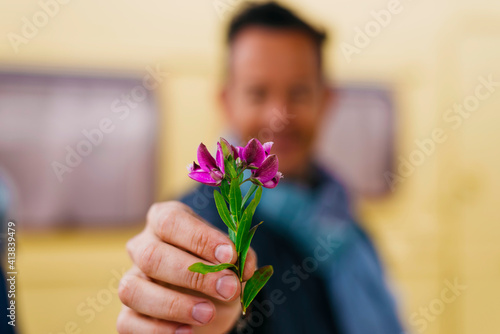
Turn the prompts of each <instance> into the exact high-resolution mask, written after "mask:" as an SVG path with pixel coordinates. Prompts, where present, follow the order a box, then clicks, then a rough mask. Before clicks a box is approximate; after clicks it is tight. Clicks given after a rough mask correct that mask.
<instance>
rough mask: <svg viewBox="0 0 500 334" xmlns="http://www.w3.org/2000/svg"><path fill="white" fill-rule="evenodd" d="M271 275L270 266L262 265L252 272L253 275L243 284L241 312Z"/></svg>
mask: <svg viewBox="0 0 500 334" xmlns="http://www.w3.org/2000/svg"><path fill="white" fill-rule="evenodd" d="M272 275H273V267H272V266H264V267H262V268H259V269H258V270H256V271H255V272H254V273H253V276H252V277H251V278H250V279H249V280H248V281H247V283H246V284H245V289H244V290H243V298H242V304H243V305H242V306H243V314H245V312H246V310H247V307H248V306H249V305H250V303H251V302H252V300H253V299H254V298H255V296H257V293H259V291H260V290H261V289H262V288H263V287H264V285H266V283H267V281H268V280H269V278H271V276H272Z"/></svg>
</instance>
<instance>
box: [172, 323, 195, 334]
mask: <svg viewBox="0 0 500 334" xmlns="http://www.w3.org/2000/svg"><path fill="white" fill-rule="evenodd" d="M192 333H193V331H192V330H191V326H187V325H182V326H180V327H178V328H177V329H176V330H175V334H192Z"/></svg>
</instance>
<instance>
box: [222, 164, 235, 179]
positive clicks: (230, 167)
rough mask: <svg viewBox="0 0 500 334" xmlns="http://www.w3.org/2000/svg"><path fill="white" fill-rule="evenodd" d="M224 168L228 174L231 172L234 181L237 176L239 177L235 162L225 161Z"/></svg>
mask: <svg viewBox="0 0 500 334" xmlns="http://www.w3.org/2000/svg"><path fill="white" fill-rule="evenodd" d="M224 167H225V170H226V173H227V172H229V175H230V176H231V179H234V178H235V177H236V176H238V174H237V173H236V169H235V168H234V162H231V161H228V160H224Z"/></svg>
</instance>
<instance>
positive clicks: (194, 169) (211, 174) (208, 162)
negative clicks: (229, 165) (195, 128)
mask: <svg viewBox="0 0 500 334" xmlns="http://www.w3.org/2000/svg"><path fill="white" fill-rule="evenodd" d="M197 155H198V164H199V165H198V164H197V163H196V162H194V161H193V163H192V164H191V165H189V166H188V172H189V174H188V175H189V177H190V178H192V179H193V180H195V181H198V182H201V183H204V184H207V185H209V186H218V185H220V184H221V182H222V180H223V179H224V177H225V168H224V154H223V152H222V147H221V144H220V143H217V154H216V156H215V157H216V159H214V157H213V156H212V155H211V154H210V152H209V151H208V149H207V147H206V146H205V145H204V144H203V143H201V144H200V146H198V154H197Z"/></svg>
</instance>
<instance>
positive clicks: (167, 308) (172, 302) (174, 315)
mask: <svg viewBox="0 0 500 334" xmlns="http://www.w3.org/2000/svg"><path fill="white" fill-rule="evenodd" d="M182 307H183V305H182V302H181V300H180V298H179V296H172V297H170V298H167V299H165V300H164V301H163V305H162V309H163V310H164V312H163V314H165V315H166V316H167V317H168V318H169V320H173V321H176V320H180V319H178V317H179V313H180V310H181V308H182Z"/></svg>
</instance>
